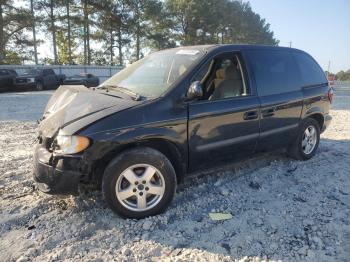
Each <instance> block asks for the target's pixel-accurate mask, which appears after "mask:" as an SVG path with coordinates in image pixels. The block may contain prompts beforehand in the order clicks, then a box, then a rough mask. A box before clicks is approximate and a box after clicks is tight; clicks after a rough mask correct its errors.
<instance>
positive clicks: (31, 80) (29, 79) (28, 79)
mask: <svg viewBox="0 0 350 262" xmlns="http://www.w3.org/2000/svg"><path fill="white" fill-rule="evenodd" d="M27 82H28V83H33V82H35V78H33V77H31V78H27Z"/></svg>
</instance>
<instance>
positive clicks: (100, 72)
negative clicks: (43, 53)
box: [0, 65, 123, 83]
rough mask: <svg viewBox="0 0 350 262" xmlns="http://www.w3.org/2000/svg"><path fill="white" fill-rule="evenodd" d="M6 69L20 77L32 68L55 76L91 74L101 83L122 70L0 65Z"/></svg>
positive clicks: (100, 67) (92, 67) (119, 68)
mask: <svg viewBox="0 0 350 262" xmlns="http://www.w3.org/2000/svg"><path fill="white" fill-rule="evenodd" d="M2 68H8V69H14V70H16V72H17V74H18V75H21V74H23V73H24V72H25V70H27V69H33V68H51V69H53V70H54V71H55V72H56V74H65V75H66V76H67V77H68V76H72V75H76V74H80V73H91V74H94V75H95V76H97V77H98V78H99V79H100V83H103V82H104V81H105V80H106V79H108V78H109V77H111V76H112V75H114V74H116V73H117V72H119V71H120V70H121V69H123V67H122V66H88V65H87V66H83V65H45V66H42V65H0V69H2Z"/></svg>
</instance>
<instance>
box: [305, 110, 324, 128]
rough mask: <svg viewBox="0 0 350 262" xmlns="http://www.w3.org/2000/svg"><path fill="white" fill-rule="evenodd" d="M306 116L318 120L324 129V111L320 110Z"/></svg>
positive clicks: (320, 126)
mask: <svg viewBox="0 0 350 262" xmlns="http://www.w3.org/2000/svg"><path fill="white" fill-rule="evenodd" d="M306 118H312V119H315V120H316V121H317V123H318V124H319V128H320V130H321V129H322V127H323V124H324V116H323V114H322V113H320V112H318V113H313V114H310V115H308V116H306Z"/></svg>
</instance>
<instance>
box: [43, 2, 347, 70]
mask: <svg viewBox="0 0 350 262" xmlns="http://www.w3.org/2000/svg"><path fill="white" fill-rule="evenodd" d="M247 1H249V2H250V5H251V7H252V9H253V11H254V12H256V13H258V14H259V15H260V16H261V17H262V18H264V19H266V22H267V23H269V24H270V28H271V30H272V31H273V32H274V36H275V38H277V39H278V40H279V41H280V43H279V45H280V46H289V44H290V42H292V43H291V45H292V47H294V48H298V49H302V50H304V51H306V52H308V53H309V54H311V55H312V56H313V57H314V58H315V59H316V60H317V61H318V62H319V64H320V65H321V67H322V68H323V69H324V70H328V65H329V63H330V71H331V72H333V73H337V72H338V71H340V70H344V71H345V70H348V69H350V0H243V2H247ZM39 38H42V39H45V38H46V37H45V36H42V35H40V36H39ZM38 51H39V52H40V57H45V56H48V57H51V56H52V47H51V43H50V41H47V42H46V43H45V44H42V45H40V46H39V48H38Z"/></svg>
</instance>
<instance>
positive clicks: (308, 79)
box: [294, 52, 327, 86]
mask: <svg viewBox="0 0 350 262" xmlns="http://www.w3.org/2000/svg"><path fill="white" fill-rule="evenodd" d="M294 57H295V59H296V62H297V64H298V67H299V70H300V74H301V78H302V86H310V85H317V84H323V83H327V79H326V75H325V73H324V72H323V70H322V69H321V67H320V66H319V65H318V64H317V63H316V61H315V60H314V59H313V58H312V57H311V56H309V55H308V54H305V53H299V52H296V53H294Z"/></svg>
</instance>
